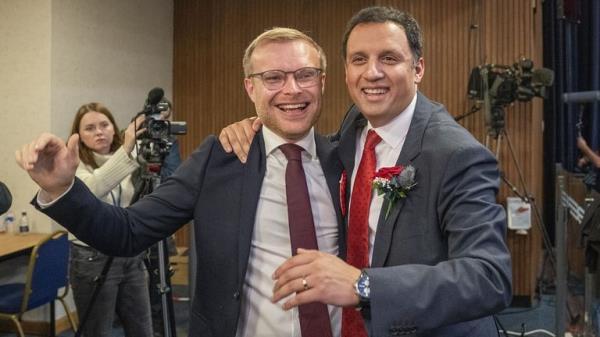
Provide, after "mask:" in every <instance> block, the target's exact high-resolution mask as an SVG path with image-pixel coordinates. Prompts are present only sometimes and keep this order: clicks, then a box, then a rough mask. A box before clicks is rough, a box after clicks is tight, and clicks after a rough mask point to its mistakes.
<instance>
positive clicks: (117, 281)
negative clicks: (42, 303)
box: [69, 103, 152, 337]
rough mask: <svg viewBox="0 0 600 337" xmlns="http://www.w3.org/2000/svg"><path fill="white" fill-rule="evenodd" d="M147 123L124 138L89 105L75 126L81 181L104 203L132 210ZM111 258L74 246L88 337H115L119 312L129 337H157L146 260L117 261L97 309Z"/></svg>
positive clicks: (78, 302) (75, 283) (106, 115)
mask: <svg viewBox="0 0 600 337" xmlns="http://www.w3.org/2000/svg"><path fill="white" fill-rule="evenodd" d="M143 121H144V117H143V116H140V117H138V118H137V119H136V120H135V121H134V122H132V123H131V124H129V126H128V127H127V129H126V130H125V132H124V133H123V137H121V135H120V133H119V132H118V130H119V128H118V127H117V124H116V122H115V119H114V117H113V115H112V114H111V113H110V111H109V110H108V109H107V108H106V107H105V106H103V105H102V104H100V103H89V104H84V105H83V106H81V107H80V108H79V110H78V111H77V114H76V115H75V120H74V121H73V126H72V128H71V134H74V133H78V134H79V158H80V160H81V161H80V163H79V167H78V169H77V173H76V176H77V177H78V178H79V179H81V180H82V181H83V182H84V183H85V184H86V185H87V187H88V188H89V189H90V190H91V191H92V193H94V195H96V196H97V197H98V198H100V199H102V200H103V201H105V202H107V203H110V204H113V205H115V206H120V207H126V206H128V205H129V204H130V203H131V201H132V197H133V195H134V190H135V186H134V184H133V181H132V178H131V174H132V173H133V172H134V171H136V170H137V169H138V168H139V165H138V163H137V161H136V158H135V155H132V151H133V149H134V146H135V143H136V136H137V135H138V134H139V133H141V132H143V130H136V127H137V128H139V126H140V125H141V124H142V122H143ZM107 260H108V256H106V255H104V254H102V253H100V252H99V251H97V250H95V249H93V248H91V247H89V246H87V245H86V244H84V243H83V242H81V241H79V240H77V239H76V238H74V240H72V241H71V260H70V269H69V271H70V281H71V287H72V288H73V296H74V299H75V306H76V307H77V311H78V313H79V318H80V319H82V318H83V316H84V315H85V313H86V310H87V309H88V308H89V307H90V306H91V311H90V313H89V316H88V318H87V321H86V322H85V323H84V327H83V336H85V337H110V336H112V325H113V321H114V313H115V312H116V313H117V315H118V317H119V319H120V321H121V323H122V325H123V328H124V330H125V336H127V337H137V336H139V337H148V336H152V322H151V316H150V304H149V299H148V284H147V280H146V270H145V267H144V263H143V259H142V256H141V255H140V256H136V257H115V258H113V260H112V264H111V265H110V269H109V271H108V273H107V275H106V279H105V281H104V284H103V285H102V287H101V288H100V291H99V293H98V296H97V298H96V300H95V301H94V303H90V302H91V297H92V293H93V291H94V287H95V286H96V279H97V277H98V276H100V275H101V273H102V269H103V267H104V265H105V264H106V261H107Z"/></svg>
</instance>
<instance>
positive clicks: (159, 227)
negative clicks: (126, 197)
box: [32, 136, 218, 256]
mask: <svg viewBox="0 0 600 337" xmlns="http://www.w3.org/2000/svg"><path fill="white" fill-rule="evenodd" d="M217 143H218V142H217V141H216V138H215V137H214V136H211V137H209V138H207V140H205V141H204V142H203V144H202V145H201V146H200V147H199V148H198V149H197V150H196V151H195V152H194V153H193V154H192V155H191V157H190V158H189V159H188V160H186V161H185V162H184V163H183V164H182V165H181V166H180V168H179V169H178V170H177V171H176V172H175V173H174V174H173V175H172V176H171V178H170V179H168V180H167V181H165V182H164V183H163V184H161V185H160V186H159V187H158V188H157V189H156V190H155V191H154V192H153V193H151V194H149V195H147V196H146V197H144V198H143V199H141V200H140V201H138V202H136V203H135V204H133V205H132V206H129V207H127V208H121V207H115V206H112V205H109V204H107V203H104V202H102V201H100V200H99V199H98V198H96V197H95V196H94V194H93V193H92V192H91V191H90V190H89V189H88V188H87V187H86V186H85V184H84V183H83V182H82V181H81V180H79V179H77V178H76V180H75V184H74V185H73V188H72V189H71V190H70V191H69V192H68V193H67V194H66V195H65V196H63V197H62V198H61V199H60V200H58V201H57V202H56V203H54V204H53V205H52V206H50V207H48V208H44V209H40V208H39V206H38V205H37V203H36V200H35V199H34V200H33V201H32V203H33V204H34V206H36V208H38V209H40V211H41V212H43V213H45V214H46V215H48V216H49V217H50V218H52V219H53V220H55V221H56V222H58V223H59V224H61V225H62V226H64V227H65V228H67V229H68V230H69V231H70V232H71V233H73V234H74V235H75V236H77V238H79V239H80V240H81V241H83V242H85V243H87V244H89V245H90V246H92V247H94V248H96V249H98V250H100V251H101V252H103V253H105V254H108V255H114V256H134V255H136V254H138V253H140V252H141V251H143V250H144V249H146V248H148V247H149V246H151V245H152V244H154V243H156V242H157V241H160V240H161V239H163V238H165V237H167V236H169V235H171V234H173V233H174V232H175V231H176V230H177V229H178V228H179V227H181V226H183V225H184V224H186V223H187V222H189V221H190V220H191V219H192V218H193V214H194V206H195V204H196V202H197V196H198V193H199V191H200V190H201V189H202V186H203V179H204V174H205V172H206V167H207V164H208V162H209V159H210V156H211V152H212V151H213V150H214V147H215V145H216V144H217Z"/></svg>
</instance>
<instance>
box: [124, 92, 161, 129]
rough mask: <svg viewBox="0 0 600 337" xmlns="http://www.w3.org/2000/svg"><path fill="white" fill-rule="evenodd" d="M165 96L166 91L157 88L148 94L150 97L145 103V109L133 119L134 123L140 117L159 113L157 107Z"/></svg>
mask: <svg viewBox="0 0 600 337" xmlns="http://www.w3.org/2000/svg"><path fill="white" fill-rule="evenodd" d="M164 96H165V91H164V90H163V89H162V88H159V87H156V88H153V89H152V90H150V91H149V92H148V97H147V98H146V102H145V103H144V109H143V110H142V111H140V112H138V113H137V114H135V116H134V117H133V118H132V119H131V120H132V121H133V120H134V119H136V118H137V116H139V115H146V116H148V115H154V114H156V113H159V112H160V111H156V105H157V104H158V103H159V102H160V100H161V99H162V98H163V97H164Z"/></svg>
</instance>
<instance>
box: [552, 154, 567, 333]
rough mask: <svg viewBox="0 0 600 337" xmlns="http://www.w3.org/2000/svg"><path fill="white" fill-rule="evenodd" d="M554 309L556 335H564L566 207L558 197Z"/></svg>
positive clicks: (559, 183)
mask: <svg viewBox="0 0 600 337" xmlns="http://www.w3.org/2000/svg"><path fill="white" fill-rule="evenodd" d="M560 169H561V165H560V164H557V168H556V171H557V172H560ZM556 187H557V191H556V192H557V193H556V195H561V192H562V191H564V190H565V177H564V176H563V175H559V176H557V177H556ZM556 203H557V205H556V226H555V237H554V240H555V241H556V250H555V253H556V262H557V264H556V311H555V324H556V336H561V337H562V336H564V335H565V330H566V326H565V308H566V307H567V235H566V234H567V209H566V208H565V207H564V206H563V203H562V202H561V199H560V198H557V200H556Z"/></svg>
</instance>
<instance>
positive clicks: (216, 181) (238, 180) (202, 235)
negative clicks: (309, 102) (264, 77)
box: [34, 134, 345, 337]
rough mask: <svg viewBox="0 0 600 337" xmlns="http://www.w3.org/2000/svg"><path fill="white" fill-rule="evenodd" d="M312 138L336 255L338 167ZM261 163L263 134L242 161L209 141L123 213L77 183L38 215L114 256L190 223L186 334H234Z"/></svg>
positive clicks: (326, 147) (327, 147)
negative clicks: (191, 282) (191, 278)
mask: <svg viewBox="0 0 600 337" xmlns="http://www.w3.org/2000/svg"><path fill="white" fill-rule="evenodd" d="M315 140H316V145H317V155H318V156H319V160H320V162H321V166H322V168H323V171H324V174H325V179H326V181H327V185H328V187H329V190H330V192H331V196H332V200H333V205H334V207H335V209H336V212H337V217H338V223H339V224H340V225H339V227H340V232H339V244H340V252H342V255H343V252H345V240H344V238H345V227H344V226H342V225H341V224H342V216H341V213H340V211H339V209H340V207H339V194H338V188H339V183H338V181H339V178H340V174H341V164H340V163H339V161H338V159H337V153H336V151H335V149H334V148H333V146H332V145H331V144H330V143H329V142H328V141H327V140H326V139H324V138H322V137H321V136H318V135H316V136H315ZM265 158H266V156H265V149H264V141H263V138H262V134H260V135H259V137H255V138H254V142H253V144H252V146H251V148H250V153H249V155H248V161H247V163H246V164H242V163H241V162H240V161H239V160H238V159H237V157H236V156H235V155H233V154H227V153H225V152H224V151H223V148H222V147H221V145H220V144H219V142H218V140H217V139H216V138H215V137H214V136H211V137H208V138H207V139H206V140H205V141H204V142H203V144H202V145H201V146H200V147H199V149H197V150H196V151H195V152H194V153H193V154H192V155H191V157H190V158H189V159H188V160H186V161H185V162H184V163H183V164H182V165H181V166H180V167H179V168H178V169H177V170H176V171H175V173H174V174H173V175H172V176H171V177H170V178H168V179H167V180H165V181H164V183H163V184H161V185H160V186H159V187H158V188H157V189H156V190H155V191H154V193H152V194H150V195H148V196H146V197H144V198H143V199H141V200H140V201H138V202H137V203H135V204H134V205H132V206H130V207H128V208H118V207H113V206H111V205H109V204H106V203H103V202H101V201H100V200H98V199H97V198H96V197H95V196H94V195H92V194H91V193H90V192H89V190H88V189H87V188H86V186H85V185H84V184H83V183H82V182H81V181H80V180H79V179H76V180H75V184H74V186H73V188H72V189H71V191H69V192H68V193H67V194H66V195H65V196H64V197H63V198H61V199H60V200H58V201H57V202H56V203H55V204H53V205H52V206H51V207H49V208H46V209H43V210H42V212H44V213H46V214H47V215H49V216H50V217H51V218H53V219H54V220H56V221H57V222H58V223H60V224H61V225H63V226H64V227H66V228H67V229H68V230H69V231H70V232H72V233H73V234H75V235H76V236H77V237H78V238H79V239H80V240H82V241H84V242H86V243H87V244H89V245H90V246H93V247H95V248H97V249H98V250H100V251H102V252H103V253H106V254H109V255H120V256H133V255H136V254H138V253H139V252H141V251H143V250H144V249H146V248H148V247H149V246H151V245H152V244H154V243H156V242H157V241H159V240H161V239H163V238H165V237H167V236H169V235H171V234H172V233H173V232H175V231H176V230H177V229H178V228H180V227H181V226H182V225H184V224H185V223H187V222H189V221H190V220H194V231H195V233H194V237H193V239H194V240H196V247H197V252H196V254H197V280H196V289H195V292H194V294H195V298H194V300H193V304H192V310H191V317H190V330H189V335H190V336H197V337H200V336H202V337H207V336H214V337H227V336H229V337H233V336H235V332H236V328H237V322H238V317H239V313H240V299H241V297H242V296H241V293H242V291H243V285H244V279H245V274H246V267H247V264H248V255H249V252H250V243H251V239H252V231H253V228H254V221H255V215H256V206H257V203H258V200H259V195H260V189H261V186H262V181H263V177H264V175H265V165H266V161H265ZM34 203H35V201H34ZM342 257H343V256H342Z"/></svg>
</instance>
